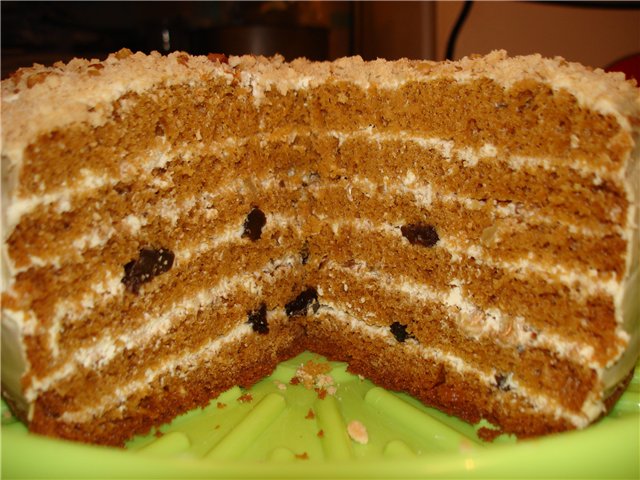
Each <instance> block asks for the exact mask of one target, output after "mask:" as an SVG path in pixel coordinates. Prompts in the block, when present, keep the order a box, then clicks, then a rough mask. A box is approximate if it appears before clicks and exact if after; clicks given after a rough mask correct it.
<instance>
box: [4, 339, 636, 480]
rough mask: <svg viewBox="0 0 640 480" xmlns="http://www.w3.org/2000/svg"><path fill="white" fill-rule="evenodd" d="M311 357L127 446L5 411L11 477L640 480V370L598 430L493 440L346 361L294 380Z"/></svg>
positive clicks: (283, 366)
mask: <svg viewBox="0 0 640 480" xmlns="http://www.w3.org/2000/svg"><path fill="white" fill-rule="evenodd" d="M309 360H311V361H313V362H316V363H320V364H322V362H325V360H324V359H323V358H322V357H319V356H318V355H315V354H312V353H308V352H307V353H303V354H302V355H300V356H298V357H296V358H294V359H291V360H288V361H286V362H284V363H282V364H280V365H279V366H278V368H277V369H276V370H275V372H274V373H273V374H272V375H271V376H269V377H267V378H265V379H263V380H261V381H260V382H259V383H257V384H256V385H254V386H253V387H252V388H250V389H248V390H241V389H240V388H238V387H234V388H232V389H231V390H229V391H227V392H225V393H224V394H222V395H220V396H219V397H218V398H217V399H215V400H213V401H212V402H211V403H210V404H209V405H208V406H207V407H206V408H203V409H195V410H192V411H190V412H188V413H186V414H184V415H182V416H180V417H177V418H176V419H174V420H173V421H172V422H170V423H167V424H165V425H163V426H161V427H160V428H158V429H157V431H154V432H152V433H151V434H149V435H147V436H143V437H142V436H140V437H136V438H134V439H132V440H131V441H129V442H128V444H127V446H126V448H125V449H121V448H109V447H98V446H92V445H84V444H79V443H74V442H67V441H63V440H55V439H51V438H45V437H42V436H39V435H35V434H31V433H28V432H27V430H26V428H25V426H24V425H23V424H22V423H20V422H19V421H18V420H16V419H15V418H14V417H13V416H12V415H11V413H10V411H9V410H8V409H7V408H6V406H5V405H4V404H3V407H2V409H3V410H2V478H66V479H72V478H234V479H246V478H281V479H287V478H307V479H315V478H370V479H373V478H394V479H400V478H460V477H472V478H473V477H475V478H514V477H528V478H568V477H570V478H634V479H638V478H640V368H637V369H636V373H635V376H634V378H633V379H632V381H631V384H630V386H629V388H628V389H627V391H626V392H625V393H624V395H622V397H621V398H620V400H619V401H618V403H617V404H616V406H615V408H614V409H613V410H612V411H611V412H610V413H609V414H608V415H607V416H606V417H605V418H603V419H602V420H600V421H599V422H597V423H596V424H595V425H592V426H591V427H589V428H587V429H586V430H583V431H573V432H566V433H561V434H555V435H549V436H546V437H543V438H538V439H532V440H516V439H514V438H512V437H510V436H507V435H502V436H500V437H498V438H497V439H495V440H494V441H493V442H492V443H487V442H483V441H481V440H479V438H478V436H477V431H478V429H479V428H481V427H482V426H485V427H490V426H488V425H486V424H484V425H483V424H482V423H480V424H478V425H469V424H467V423H465V422H462V421H461V420H459V419H457V418H454V417H450V416H447V415H445V414H443V413H442V412H439V411H437V410H435V409H432V408H428V407H425V406H424V405H422V404H421V403H420V402H418V401H416V400H415V399H413V398H411V397H409V396H407V395H404V394H398V393H392V392H389V391H387V390H384V389H382V388H380V387H377V386H375V385H374V384H373V383H371V382H370V381H368V380H366V379H364V378H362V377H359V376H357V375H352V374H350V373H348V372H347V371H346V365H345V364H343V363H338V362H329V366H330V367H331V370H330V372H328V377H322V381H323V382H324V383H323V384H322V385H323V386H322V388H313V385H309V384H308V382H300V383H297V382H296V381H294V382H292V381H291V379H292V378H299V375H298V376H296V371H297V369H298V368H299V367H300V366H301V365H303V364H306V363H307V362H308V361H309ZM317 385H319V384H317ZM309 387H310V388H309ZM354 422H359V423H354ZM358 426H359V427H360V428H359V429H355V430H352V427H358Z"/></svg>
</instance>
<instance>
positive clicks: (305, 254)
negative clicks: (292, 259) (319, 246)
mask: <svg viewBox="0 0 640 480" xmlns="http://www.w3.org/2000/svg"><path fill="white" fill-rule="evenodd" d="M309 255H310V252H309V244H308V243H307V242H304V245H302V248H301V249H300V261H301V262H302V265H306V264H307V262H308V261H309Z"/></svg>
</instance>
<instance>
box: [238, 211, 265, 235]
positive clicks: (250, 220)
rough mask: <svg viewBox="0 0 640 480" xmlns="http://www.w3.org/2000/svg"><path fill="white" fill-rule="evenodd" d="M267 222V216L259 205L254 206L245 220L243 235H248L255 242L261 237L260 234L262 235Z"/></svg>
mask: <svg viewBox="0 0 640 480" xmlns="http://www.w3.org/2000/svg"><path fill="white" fill-rule="evenodd" d="M266 223H267V217H266V216H265V214H264V213H263V212H262V210H260V209H259V208H257V207H253V209H252V210H251V211H250V212H249V215H247V218H246V219H245V221H244V225H243V226H244V231H243V232H242V237H243V238H244V237H248V238H249V239H250V240H252V241H254V242H255V241H256V240H258V239H260V236H261V235H262V227H264V226H265V224H266Z"/></svg>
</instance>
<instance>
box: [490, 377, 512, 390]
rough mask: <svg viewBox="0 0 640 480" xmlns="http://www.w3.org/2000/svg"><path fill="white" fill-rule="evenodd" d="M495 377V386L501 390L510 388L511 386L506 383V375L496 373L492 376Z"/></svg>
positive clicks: (507, 378)
mask: <svg viewBox="0 0 640 480" xmlns="http://www.w3.org/2000/svg"><path fill="white" fill-rule="evenodd" d="M494 378H495V379H496V387H498V388H499V389H500V390H502V391H503V392H508V391H509V390H511V387H510V386H509V384H508V380H509V377H508V376H507V375H503V374H501V373H498V374H496V375H495V377H494Z"/></svg>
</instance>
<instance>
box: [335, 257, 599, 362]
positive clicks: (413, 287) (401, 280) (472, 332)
mask: <svg viewBox="0 0 640 480" xmlns="http://www.w3.org/2000/svg"><path fill="white" fill-rule="evenodd" d="M326 268H327V269H330V270H333V271H338V272H340V274H341V275H343V276H344V281H343V288H347V289H348V284H346V283H344V282H347V281H349V279H351V280H352V281H353V280H356V281H360V280H367V281H371V282H375V284H376V285H377V286H378V287H380V288H381V289H382V290H386V291H393V292H397V293H401V294H404V295H405V296H406V297H407V301H412V300H421V301H428V302H433V303H437V304H442V305H445V306H446V307H447V309H448V311H449V312H450V317H451V318H452V319H455V320H456V323H457V325H458V326H459V327H460V329H461V330H462V331H463V332H464V333H465V334H467V335H469V336H470V337H472V338H474V339H479V338H487V337H489V338H491V339H492V340H494V341H496V342H497V343H498V344H502V345H504V346H508V347H510V348H514V349H515V348H518V347H519V346H523V347H536V348H546V349H549V350H551V351H552V352H554V353H556V354H557V355H558V356H559V357H561V358H567V359H571V360H575V359H576V357H578V358H579V359H580V360H581V361H582V362H584V363H585V364H587V365H588V366H589V367H590V368H593V369H601V368H602V367H603V366H602V365H600V364H599V363H598V362H596V361H595V360H594V358H593V355H594V348H593V347H592V346H591V345H588V344H584V343H583V344H581V343H576V342H573V341H569V340H564V339H562V337H561V336H560V335H557V334H554V333H549V332H542V331H538V330H537V329H535V328H533V327H532V326H530V325H529V324H527V323H526V321H525V319H524V318H523V317H521V316H515V317H514V316H510V315H506V314H504V313H503V312H502V311H501V310H500V309H498V308H492V309H489V310H486V311H485V310H483V309H481V308H479V307H478V306H477V305H475V304H474V303H473V302H472V301H471V299H470V298H468V297H466V296H465V295H464V294H463V291H462V288H461V287H462V284H461V282H460V281H459V280H457V279H454V280H452V282H451V285H450V286H451V288H450V289H449V290H448V291H438V290H436V289H434V288H432V287H430V286H429V285H425V284H420V283H416V282H414V281H412V279H411V278H408V277H405V276H402V275H396V276H392V275H388V274H385V273H382V272H373V271H371V270H369V269H368V268H367V265H366V262H364V261H362V260H360V261H358V260H356V261H355V265H354V267H353V268H348V267H343V266H341V265H339V264H337V263H336V262H333V261H329V262H327V264H326ZM323 304H328V302H327V301H326V300H325V299H323ZM347 307H348V306H347ZM336 308H339V309H342V310H345V311H347V308H344V307H342V306H340V307H336ZM365 315H366V316H367V318H372V317H371V315H373V314H371V313H369V314H365ZM532 331H536V337H535V339H534V338H533V336H532V335H531V332H532Z"/></svg>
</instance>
